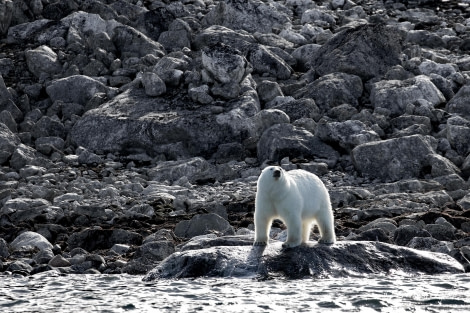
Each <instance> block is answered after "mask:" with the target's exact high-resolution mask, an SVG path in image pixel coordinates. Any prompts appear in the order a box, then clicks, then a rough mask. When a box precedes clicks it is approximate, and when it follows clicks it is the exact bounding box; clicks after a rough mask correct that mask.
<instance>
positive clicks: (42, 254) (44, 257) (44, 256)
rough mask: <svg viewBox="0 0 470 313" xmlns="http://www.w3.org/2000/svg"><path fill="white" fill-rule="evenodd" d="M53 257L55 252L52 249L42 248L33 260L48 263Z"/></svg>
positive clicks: (38, 262)
mask: <svg viewBox="0 0 470 313" xmlns="http://www.w3.org/2000/svg"><path fill="white" fill-rule="evenodd" d="M53 257H54V253H52V249H42V250H41V251H39V252H38V253H36V254H35V255H34V256H33V260H34V261H36V263H37V264H47V263H49V261H50V260H51V259H52V258H53Z"/></svg>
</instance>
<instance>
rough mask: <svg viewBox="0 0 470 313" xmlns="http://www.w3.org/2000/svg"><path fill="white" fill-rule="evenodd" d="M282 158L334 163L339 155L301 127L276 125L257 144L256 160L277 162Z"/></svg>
mask: <svg viewBox="0 0 470 313" xmlns="http://www.w3.org/2000/svg"><path fill="white" fill-rule="evenodd" d="M284 157H290V158H296V157H302V158H320V159H328V160H329V161H330V162H336V161H335V160H337V159H338V157H339V154H338V152H336V151H335V150H334V149H333V148H331V147H330V146H329V145H327V144H325V143H323V142H322V141H321V140H320V139H319V138H318V137H315V136H314V135H312V133H310V132H309V131H307V130H306V129H304V128H302V127H296V126H294V125H292V124H276V125H274V126H272V127H270V128H269V129H267V130H266V131H265V132H264V133H263V135H262V136H261V138H260V140H259V142H258V160H259V161H260V162H263V161H266V160H271V161H275V162H279V161H280V160H281V159H282V158H284Z"/></svg>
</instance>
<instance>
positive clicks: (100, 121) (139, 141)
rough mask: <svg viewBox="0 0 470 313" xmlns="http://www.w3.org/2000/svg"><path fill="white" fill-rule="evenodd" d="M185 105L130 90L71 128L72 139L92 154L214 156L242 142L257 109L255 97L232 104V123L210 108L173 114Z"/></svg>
mask: <svg viewBox="0 0 470 313" xmlns="http://www.w3.org/2000/svg"><path fill="white" fill-rule="evenodd" d="M187 101H188V100H187V99H185V102H184V103H183V100H182V99H181V100H180V99H171V100H168V99H163V98H161V97H159V98H149V97H147V96H146V95H145V94H144V92H143V90H142V89H132V90H129V91H126V92H124V93H122V94H120V95H119V96H117V97H116V98H114V99H113V100H111V101H109V102H107V103H105V104H103V105H102V106H101V107H100V108H98V109H96V110H92V111H88V112H87V113H85V114H84V116H83V117H82V118H81V119H80V120H79V121H78V122H77V123H76V124H75V125H74V126H73V128H72V131H71V140H72V142H74V143H75V144H76V145H77V146H82V147H85V148H87V149H89V150H90V151H93V152H97V151H100V152H104V153H106V152H112V153H115V152H119V153H121V154H129V153H146V154H147V155H149V156H156V155H160V154H165V155H166V156H167V158H168V159H183V158H188V157H190V156H203V157H210V156H211V155H212V154H213V153H214V152H215V151H216V149H217V147H218V145H220V144H221V143H226V142H235V141H241V136H242V133H243V132H246V127H248V125H246V123H245V120H246V118H247V117H248V114H252V113H251V110H252V108H255V107H256V105H257V104H256V102H255V100H254V99H253V98H251V97H245V98H243V99H240V101H236V102H233V105H234V107H237V109H236V112H234V118H232V117H231V116H229V115H230V114H231V113H230V111H229V113H222V114H214V113H213V112H212V111H211V108H210V107H206V106H202V107H200V108H198V109H196V110H185V109H170V107H175V106H179V105H181V107H185V106H187V105H188V103H187ZM245 101H247V102H249V103H247V102H245ZM241 102H242V103H241ZM131 103H132V105H129V104H131ZM176 103H178V105H175V104H176ZM245 109H246V110H249V111H248V112H246V113H245V112H244V110H245ZM253 114H254V113H253ZM244 123H245V124H244ZM143 130H145V131H143Z"/></svg>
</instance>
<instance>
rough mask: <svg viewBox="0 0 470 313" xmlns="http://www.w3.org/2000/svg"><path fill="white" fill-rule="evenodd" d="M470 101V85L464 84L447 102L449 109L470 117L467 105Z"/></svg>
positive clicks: (451, 111)
mask: <svg viewBox="0 0 470 313" xmlns="http://www.w3.org/2000/svg"><path fill="white" fill-rule="evenodd" d="M469 101H470V86H462V88H460V89H459V91H458V92H457V93H456V94H455V96H454V97H453V98H452V99H451V100H450V101H449V102H448V103H447V111H448V112H449V113H456V114H459V115H461V116H462V117H465V118H467V119H470V109H469V108H468V105H467V104H468V102H469Z"/></svg>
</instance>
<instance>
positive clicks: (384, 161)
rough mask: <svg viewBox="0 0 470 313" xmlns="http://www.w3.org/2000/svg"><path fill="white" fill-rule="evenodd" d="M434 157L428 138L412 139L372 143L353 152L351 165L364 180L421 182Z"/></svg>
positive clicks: (415, 137) (405, 138) (417, 137)
mask: <svg viewBox="0 0 470 313" xmlns="http://www.w3.org/2000/svg"><path fill="white" fill-rule="evenodd" d="M429 155H435V152H434V149H433V148H432V146H431V143H430V141H429V139H428V138H426V137H423V136H420V135H413V136H407V137H401V138H396V139H389V140H383V141H376V142H369V143H365V144H362V145H359V146H357V147H355V148H354V149H353V150H352V153H351V156H352V161H353V164H354V166H355V167H356V169H357V170H358V171H359V172H360V173H361V174H362V175H364V176H367V177H369V178H372V179H379V180H381V181H384V182H390V181H397V180H402V179H408V178H418V177H420V176H421V175H423V174H424V173H423V171H425V170H427V166H429Z"/></svg>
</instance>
